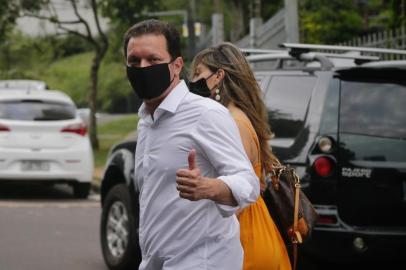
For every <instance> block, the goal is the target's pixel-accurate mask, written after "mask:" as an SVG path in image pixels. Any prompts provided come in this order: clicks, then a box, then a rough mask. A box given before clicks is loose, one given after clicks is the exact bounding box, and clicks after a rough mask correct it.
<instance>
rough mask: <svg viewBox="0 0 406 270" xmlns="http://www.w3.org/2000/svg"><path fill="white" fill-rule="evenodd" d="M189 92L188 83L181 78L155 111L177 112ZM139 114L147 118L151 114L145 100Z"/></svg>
mask: <svg viewBox="0 0 406 270" xmlns="http://www.w3.org/2000/svg"><path fill="white" fill-rule="evenodd" d="M188 92H189V89H188V88H187V86H186V83H185V81H184V80H181V81H180V82H179V83H178V84H177V85H176V86H175V88H173V89H172V91H171V92H170V93H169V94H168V95H167V96H166V97H165V99H164V100H163V101H162V102H161V104H159V106H158V108H156V110H155V113H154V114H156V113H157V111H162V110H163V111H167V112H170V113H175V112H176V110H177V109H178V107H179V104H180V103H181V101H182V99H183V98H184V97H185V95H186V94H187V93H188ZM138 115H139V116H140V117H141V118H145V117H147V116H150V113H149V111H148V110H147V108H146V106H145V103H144V102H143V103H142V105H141V107H140V108H139V110H138Z"/></svg>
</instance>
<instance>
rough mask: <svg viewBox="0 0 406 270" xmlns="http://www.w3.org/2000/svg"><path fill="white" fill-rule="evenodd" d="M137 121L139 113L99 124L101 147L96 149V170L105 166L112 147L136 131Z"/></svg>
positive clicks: (98, 132)
mask: <svg viewBox="0 0 406 270" xmlns="http://www.w3.org/2000/svg"><path fill="white" fill-rule="evenodd" d="M137 123H138V115H137V114H129V115H128V116H123V118H120V119H118V120H114V121H111V122H108V123H104V124H99V125H98V127H97V134H98V137H99V149H98V150H94V160H95V164H94V166H95V168H96V170H97V169H98V168H99V169H100V168H103V167H104V165H105V164H106V160H107V155H108V152H109V150H110V148H111V147H112V146H113V145H114V144H116V143H118V142H120V141H122V140H123V139H125V138H126V137H127V136H128V135H129V134H131V133H132V132H134V131H135V130H136V127H137Z"/></svg>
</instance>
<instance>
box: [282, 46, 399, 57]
mask: <svg viewBox="0 0 406 270" xmlns="http://www.w3.org/2000/svg"><path fill="white" fill-rule="evenodd" d="M279 47H281V48H287V49H290V51H292V50H297V51H305V52H309V51H312V50H324V51H326V50H328V51H347V52H350V51H356V52H368V53H383V54H400V55H406V50H397V49H385V48H372V47H354V46H340V45H319V44H304V43H282V44H279Z"/></svg>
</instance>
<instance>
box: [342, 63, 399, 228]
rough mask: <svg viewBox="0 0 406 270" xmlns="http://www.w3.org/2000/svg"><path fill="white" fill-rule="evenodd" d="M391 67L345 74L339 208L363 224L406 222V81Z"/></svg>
mask: <svg viewBox="0 0 406 270" xmlns="http://www.w3.org/2000/svg"><path fill="white" fill-rule="evenodd" d="M402 74H406V71H403V72H401V71H400V72H398V71H396V70H395V71H394V70H387V69H373V70H372V69H371V70H368V69H357V70H353V71H350V72H348V73H346V74H342V76H341V86H340V106H339V107H340V108H339V129H338V130H339V133H338V147H339V150H338V159H339V163H338V164H339V182H338V211H339V215H340V217H341V218H342V219H343V221H344V222H346V223H349V224H352V225H358V226H374V227H376V226H391V227H402V226H403V228H404V226H406V106H405V104H406V85H405V82H404V79H403V76H404V75H402Z"/></svg>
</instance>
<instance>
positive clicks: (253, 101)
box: [191, 42, 277, 173]
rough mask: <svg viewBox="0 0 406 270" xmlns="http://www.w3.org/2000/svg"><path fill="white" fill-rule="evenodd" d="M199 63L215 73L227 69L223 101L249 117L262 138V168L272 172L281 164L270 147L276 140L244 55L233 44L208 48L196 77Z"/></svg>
mask: <svg viewBox="0 0 406 270" xmlns="http://www.w3.org/2000/svg"><path fill="white" fill-rule="evenodd" d="M199 64H203V65H205V66H207V67H208V68H209V69H210V70H211V71H212V72H216V71H217V70H219V69H222V70H224V73H225V74H224V79H223V80H222V81H221V83H220V85H218V88H219V89H220V97H221V99H220V102H221V103H222V104H223V105H224V106H226V107H227V106H228V105H229V104H230V102H233V103H234V104H235V105H236V106H237V107H238V108H240V109H241V110H242V111H243V112H244V113H245V114H246V115H247V116H248V118H249V120H250V121H251V123H252V125H253V127H254V129H255V132H256V133H257V136H258V140H259V147H260V149H259V151H260V156H261V165H262V168H263V169H264V170H265V172H266V173H268V172H269V171H270V170H271V166H270V165H271V164H274V163H275V162H276V161H277V158H276V157H275V156H274V155H273V153H272V151H271V148H270V146H269V144H268V140H269V139H270V138H271V137H272V132H271V128H270V125H269V123H268V112H267V109H266V107H265V104H264V102H263V100H262V97H261V96H262V92H261V89H260V88H259V85H258V83H257V81H256V79H255V77H254V74H253V72H252V70H251V67H250V65H249V63H248V62H247V60H246V59H245V57H244V55H243V54H242V52H241V51H240V50H239V49H238V48H237V47H235V46H234V45H233V44H231V43H228V42H225V43H221V44H220V45H218V46H216V47H211V48H207V49H204V50H202V51H201V52H199V53H198V54H197V55H196V56H195V58H194V60H193V62H192V66H191V75H192V76H193V74H194V71H195V70H196V67H197V65H199Z"/></svg>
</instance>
